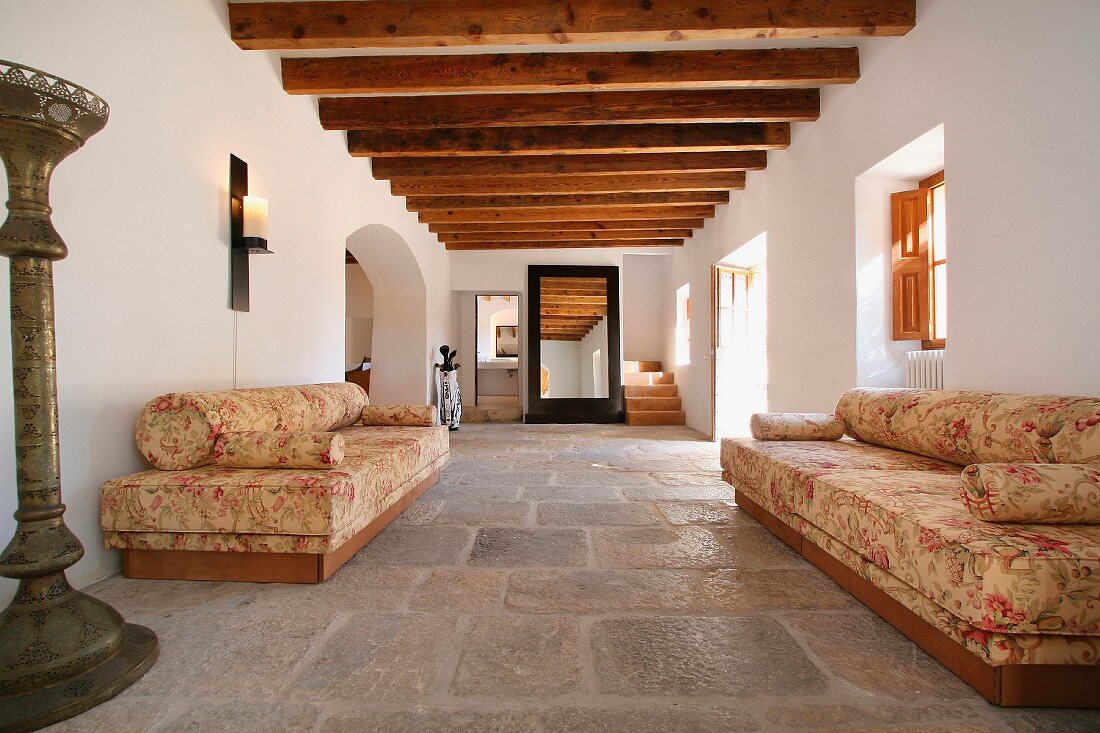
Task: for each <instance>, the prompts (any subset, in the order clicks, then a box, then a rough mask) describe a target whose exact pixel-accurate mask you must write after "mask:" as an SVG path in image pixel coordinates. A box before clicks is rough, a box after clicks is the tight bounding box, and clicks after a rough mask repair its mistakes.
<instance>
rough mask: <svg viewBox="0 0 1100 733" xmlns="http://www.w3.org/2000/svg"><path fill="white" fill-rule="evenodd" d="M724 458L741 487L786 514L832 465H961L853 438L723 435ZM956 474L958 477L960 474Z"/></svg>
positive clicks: (938, 469) (937, 468)
mask: <svg viewBox="0 0 1100 733" xmlns="http://www.w3.org/2000/svg"><path fill="white" fill-rule="evenodd" d="M721 462H722V468H723V470H724V471H725V472H726V473H727V474H728V480H729V481H730V483H731V484H733V485H734V486H737V487H738V488H743V487H750V488H755V489H756V490H757V491H760V492H764V493H767V494H768V495H769V497H770V499H771V506H770V507H767V508H769V510H772V509H773V508H774V509H777V510H778V511H780V512H782V513H785V514H793V513H798V512H800V510H802V509H804V506H803V504H804V502H805V496H806V493H807V490H808V486H809V481H810V479H812V478H813V477H814V476H821V475H825V474H828V473H830V472H832V471H839V470H844V469H864V470H873V471H932V472H935V473H942V474H945V475H949V476H952V477H957V476H958V474H959V471H961V470H962V467H961V466H957V465H955V464H952V463H947V462H945V461H937V460H934V459H931V458H925V457H924V456H917V455H913V454H912V453H905V452H903V451H897V450H891V449H890V448H881V447H879V446H874V445H867V444H866V443H859V442H856V441H854V440H838V441H823V442H804V441H803V442H799V441H753V440H748V439H744V438H725V439H723V440H722V451H721ZM956 480H957V478H956Z"/></svg>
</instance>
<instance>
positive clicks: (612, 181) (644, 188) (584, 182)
mask: <svg viewBox="0 0 1100 733" xmlns="http://www.w3.org/2000/svg"><path fill="white" fill-rule="evenodd" d="M744 187H745V174H744V173H666V174H663V175H636V176H593V175H588V174H581V175H561V176H533V177H529V178H484V179H474V178H458V177H454V178H398V179H395V180H393V181H391V182H390V191H391V192H392V193H393V195H394V196H493V195H500V194H554V193H622V192H627V191H633V192H636V193H657V192H662V191H732V190H738V189H742V188H744Z"/></svg>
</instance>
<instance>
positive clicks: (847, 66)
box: [282, 48, 859, 94]
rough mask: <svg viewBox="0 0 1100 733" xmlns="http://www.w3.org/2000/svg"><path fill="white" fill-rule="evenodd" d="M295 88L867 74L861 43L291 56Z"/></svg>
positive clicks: (431, 88)
mask: <svg viewBox="0 0 1100 733" xmlns="http://www.w3.org/2000/svg"><path fill="white" fill-rule="evenodd" d="M282 67H283V68H282V71H283V89H285V90H286V91H287V92H289V93H291V94H424V93H433V92H571V91H598V90H616V89H718V88H729V87H817V86H822V85H825V84H852V83H854V82H855V81H856V80H858V79H859V51H858V50H857V49H855V48H783V49H779V48H766V49H747V50H742V49H738V50H728V49H727V50H714V51H606V52H595V53H514V54H513V53H510V54H499V53H496V54H481V55H461V56H454V55H446V56H440V55H431V56H338V57H334V58H284V59H283V60H282Z"/></svg>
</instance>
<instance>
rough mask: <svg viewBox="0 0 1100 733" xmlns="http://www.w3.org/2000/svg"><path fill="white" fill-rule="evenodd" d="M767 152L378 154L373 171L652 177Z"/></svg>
mask: <svg viewBox="0 0 1100 733" xmlns="http://www.w3.org/2000/svg"><path fill="white" fill-rule="evenodd" d="M767 164H768V154H767V152H766V151H764V150H748V151H736V152H716V153H648V152H647V153H641V154H629V153H628V154H621V155H615V154H579V155H524V156H508V155H482V156H471V157H462V158H456V157H453V156H442V157H415V158H412V157H410V158H374V159H372V160H371V171H372V172H373V174H374V177H375V178H389V179H394V178H421V177H437V176H438V177H453V178H458V177H462V178H470V179H474V180H483V179H486V178H491V179H499V178H505V177H507V178H509V179H510V178H512V177H522V178H529V177H532V176H559V175H562V174H591V175H609V176H623V175H643V174H644V175H654V174H668V173H723V172H731V171H758V170H764V168H765V166H767Z"/></svg>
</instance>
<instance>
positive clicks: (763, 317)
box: [711, 234, 768, 440]
mask: <svg viewBox="0 0 1100 733" xmlns="http://www.w3.org/2000/svg"><path fill="white" fill-rule="evenodd" d="M766 260H767V235H766V234H761V235H759V236H757V237H755V238H754V239H752V240H750V241H749V242H747V243H746V244H744V245H743V246H741V247H739V248H737V249H736V250H734V251H733V252H731V253H730V254H729V255H727V256H726V257H724V258H723V259H722V260H720V261H719V262H717V263H716V264H715V265H714V267H713V276H712V281H713V285H714V287H713V305H714V307H713V309H712V315H713V329H712V338H713V353H714V359H713V360H712V362H711V363H712V364H713V365H714V367H713V375H712V376H713V387H714V389H713V402H712V404H713V405H714V418H713V430H712V436H713V438H714V439H715V440H719V439H721V438H732V437H744V436H747V435H749V418H750V417H751V416H752V414H753V413H754V412H765V411H766V410H767V409H768V352H767V333H768V331H767V317H768V298H767V270H766V266H765V265H766Z"/></svg>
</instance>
